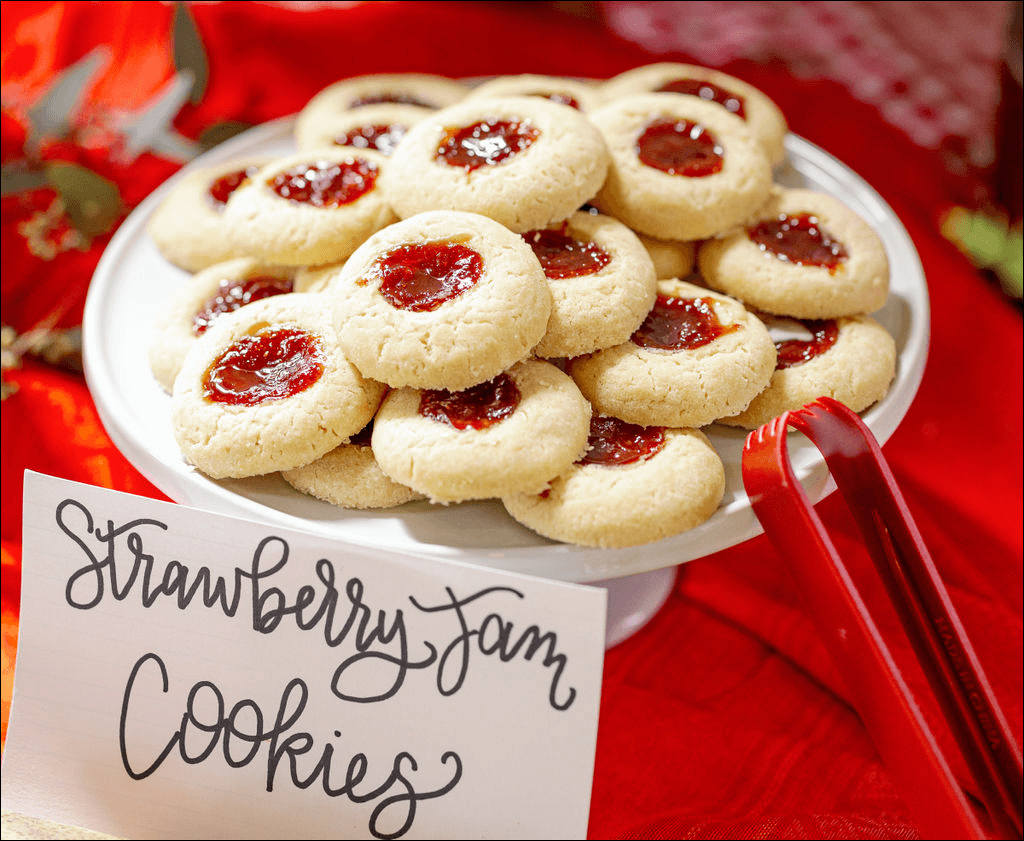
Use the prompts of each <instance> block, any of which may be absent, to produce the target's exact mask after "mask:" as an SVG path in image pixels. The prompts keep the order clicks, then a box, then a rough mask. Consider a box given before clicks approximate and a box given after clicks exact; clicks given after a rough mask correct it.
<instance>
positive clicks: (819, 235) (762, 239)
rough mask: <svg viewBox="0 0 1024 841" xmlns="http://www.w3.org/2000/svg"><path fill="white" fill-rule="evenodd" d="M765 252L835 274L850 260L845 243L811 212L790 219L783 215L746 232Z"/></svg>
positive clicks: (788, 216)
mask: <svg viewBox="0 0 1024 841" xmlns="http://www.w3.org/2000/svg"><path fill="white" fill-rule="evenodd" d="M747 233H748V235H749V236H750V239H751V240H752V241H753V242H755V243H756V244H757V246H758V247H759V248H760V249H761V250H762V251H768V252H771V253H772V254H774V255H775V256H776V257H778V258H779V259H780V260H785V261H787V262H791V263H800V264H801V265H804V266H822V267H824V268H827V269H828V270H829V271H830V272H832V273H835V271H836V269H838V268H839V265H840V263H842V262H843V260H845V259H846V258H847V256H848V255H847V253H846V249H845V248H844V247H843V244H842V243H841V242H839V241H838V240H836V239H833V237H832V235H831V234H830V233H829V232H828V231H826V230H825V229H824V228H822V227H821V225H819V224H818V219H817V217H815V216H812V215H810V214H809V213H801V214H798V215H796V216H790V215H788V214H786V213H781V214H779V216H778V217H777V218H775V219H768V220H766V221H764V222H761V223H760V224H758V225H756V226H754V227H753V228H750V229H749V230H748V231H747Z"/></svg>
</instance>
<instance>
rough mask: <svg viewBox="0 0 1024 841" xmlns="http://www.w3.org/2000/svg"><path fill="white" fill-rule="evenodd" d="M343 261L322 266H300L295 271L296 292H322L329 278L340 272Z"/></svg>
mask: <svg viewBox="0 0 1024 841" xmlns="http://www.w3.org/2000/svg"><path fill="white" fill-rule="evenodd" d="M344 265H345V261H344V260H339V261H338V262H337V263H327V264H326V265H324V266H301V267H300V268H298V269H295V291H296V292H323V291H324V289H326V288H327V284H328V283H329V282H330V280H331V278H332V277H334V276H335V275H336V274H337V273H338V272H340V271H341V267H342V266H344Z"/></svg>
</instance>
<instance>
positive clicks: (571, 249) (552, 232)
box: [523, 223, 612, 280]
mask: <svg viewBox="0 0 1024 841" xmlns="http://www.w3.org/2000/svg"><path fill="white" fill-rule="evenodd" d="M523 239H525V240H526V242H527V243H528V244H529V246H530V248H532V249H533V253H534V254H536V255H537V259H538V260H540V265H541V267H542V268H543V269H544V274H545V275H546V276H547V277H548V278H549V279H551V280H561V279H562V278H567V277H581V276H583V275H590V274H596V273H597V272H599V271H601V269H603V268H604V267H605V266H607V265H608V264H609V263H610V262H611V259H612V258H611V255H609V254H608V252H607V251H605V250H604V249H603V248H601V246H599V245H597V244H596V243H593V242H584V241H583V240H578V239H576V238H575V237H573V236H570V235H569V233H568V225H567V224H565V223H563V224H562V226H561V228H558V229H545V230H539V231H528V232H527V233H525V234H523Z"/></svg>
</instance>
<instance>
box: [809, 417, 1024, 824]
mask: <svg viewBox="0 0 1024 841" xmlns="http://www.w3.org/2000/svg"><path fill="white" fill-rule="evenodd" d="M790 424H791V425H792V426H793V427H794V428H795V429H798V430H800V431H801V432H803V433H804V434H805V435H807V437H808V438H810V439H811V441H813V443H814V444H815V446H816V447H817V448H818V449H819V450H820V451H821V453H822V455H824V456H825V461H826V463H827V464H828V467H829V471H830V472H831V474H832V477H833V479H834V480H835V482H836V486H837V487H838V488H839V491H840V492H841V493H842V494H843V497H844V499H845V500H846V503H847V506H848V507H849V509H850V511H851V512H852V514H853V516H854V519H855V520H856V521H857V524H858V526H859V527H860V530H861V533H862V534H863V536H864V538H865V541H866V543H867V546H868V551H869V552H870V554H871V556H872V558H874V559H875V560H876V568H877V570H878V572H879V574H880V576H881V578H882V581H883V584H884V585H885V588H886V591H887V593H888V595H889V599H890V600H891V601H892V602H893V604H895V605H898V606H902V607H904V608H905V610H898V611H897V615H898V616H899V617H900V620H901V623H902V626H903V629H904V631H905V632H906V634H907V637H908V638H909V640H910V642H911V645H912V647H913V649H914V650H915V652H917V654H918V656H919V660H920V662H921V665H922V667H923V669H924V673H925V677H926V678H927V680H928V683H929V686H930V688H931V690H932V692H933V693H934V694H935V696H936V698H937V699H938V701H939V704H940V706H941V708H942V709H943V710H944V711H946V714H947V718H948V719H949V720H950V731H951V734H952V736H953V738H954V740H955V741H956V743H957V746H958V747H959V749H960V752H961V755H962V756H963V758H964V761H965V763H966V764H967V767H968V769H969V770H970V773H971V775H972V776H973V777H974V780H975V782H976V783H977V785H978V787H979V788H980V789H981V790H982V791H984V792H988V795H989V797H988V799H989V800H992V799H995V800H997V801H998V802H996V803H988V804H986V805H988V806H989V807H990V808H989V812H990V817H991V818H992V820H993V824H994V828H995V829H996V830H997V831H999V832H1000V833H1001V834H1003V835H1004V836H1006V837H1016V838H1020V837H1021V834H1022V826H1021V815H1022V812H1024V806H1022V799H1024V775H1022V762H1021V754H1020V751H1019V750H1018V748H1017V744H1016V742H1015V741H1014V739H1013V737H1012V735H1011V734H1010V729H1009V725H1008V724H1007V722H1006V719H1005V717H1004V716H1003V713H1002V710H1001V709H1000V707H999V703H998V701H997V700H996V697H995V693H994V692H993V691H992V687H991V685H990V684H989V682H988V679H987V677H986V676H985V672H984V669H983V668H982V666H981V663H980V662H979V660H978V657H977V655H976V653H975V651H974V648H973V647H972V646H971V643H970V640H969V638H968V636H967V632H966V631H965V629H964V627H963V624H962V623H961V621H960V617H959V616H958V615H957V612H956V608H955V607H954V606H953V603H952V601H951V600H950V597H949V593H948V592H947V590H946V587H945V585H944V584H943V583H942V578H941V577H940V575H939V573H938V570H937V568H936V567H935V563H934V561H933V560H932V557H931V553H930V552H929V551H928V547H927V545H926V544H925V542H924V539H923V538H922V536H921V534H920V532H919V531H918V528H917V524H916V523H915V522H914V519H913V516H912V515H911V513H910V510H909V508H908V507H907V504H906V501H905V500H904V498H903V494H902V493H901V492H900V489H899V485H898V484H897V483H896V480H895V478H894V477H893V475H892V472H891V470H890V469H889V465H888V462H886V460H885V457H884V456H883V455H882V451H881V447H879V445H878V442H877V441H876V440H875V438H874V436H873V435H872V434H871V432H870V430H869V429H868V428H867V426H865V424H864V422H863V421H862V420H861V419H860V417H859V416H858V415H857V414H856V413H854V412H852V411H851V410H850V409H848V408H847V407H846V406H844V405H843V404H842V403H839V402H838V401H835V400H831V399H829V398H821V399H820V400H819V401H817V403H812V404H811V405H810V406H807V407H805V408H804V410H801V411H799V412H796V413H794V415H793V416H792V417H791V418H790ZM850 432H856V434H857V435H858V436H859V438H860V439H861V440H862V441H863V444H864V448H863V449H855V450H851V448H849V447H848V446H842V445H841V442H842V441H843V439H844V436H847V437H848V436H849V434H850ZM869 489H870V492H868V491H869ZM857 491H859V492H860V493H857Z"/></svg>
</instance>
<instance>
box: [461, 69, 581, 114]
mask: <svg viewBox="0 0 1024 841" xmlns="http://www.w3.org/2000/svg"><path fill="white" fill-rule="evenodd" d="M599 90H600V87H599V85H598V84H597V83H595V82H591V81H588V80H586V79H570V78H566V77H565V76H544V75H538V74H534V73H523V74H520V75H518V76H498V77H496V78H494V79H489V80H488V81H486V82H483V83H482V84H480V85H477V87H475V88H473V89H472V90H471V91H470V92H469V93H468V94H467V95H466V99H467V100H471V99H483V98H491V97H496V96H540V97H543V98H544V99H549V100H551V101H552V102H556V103H558V104H559V105H568V106H569V107H570V108H575V109H576V110H577V111H582V112H583V113H586V112H587V111H590V110H592V109H594V108H596V107H597V105H598V104H599V103H600V99H599V93H598V92H599Z"/></svg>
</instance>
